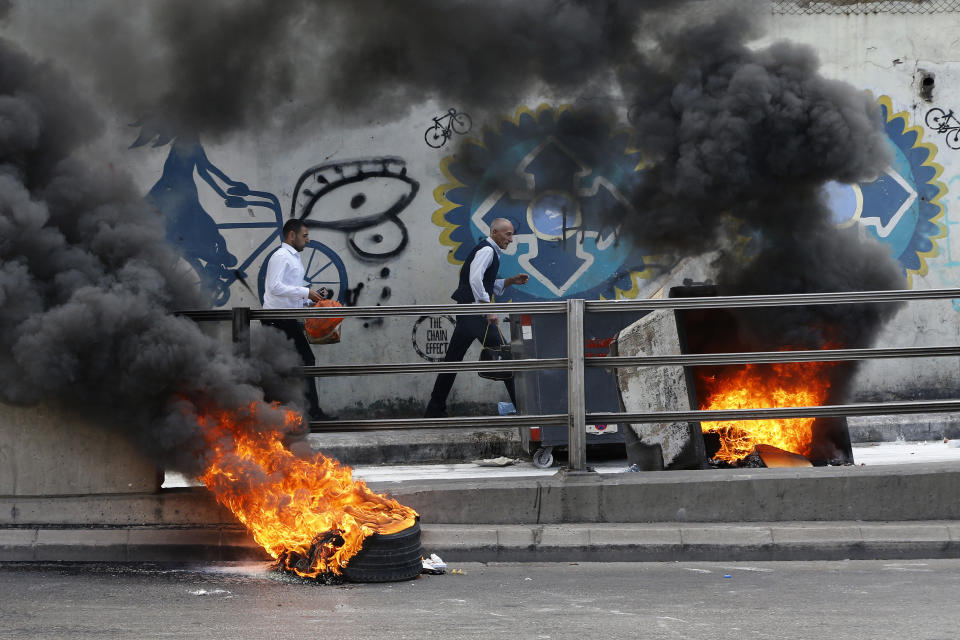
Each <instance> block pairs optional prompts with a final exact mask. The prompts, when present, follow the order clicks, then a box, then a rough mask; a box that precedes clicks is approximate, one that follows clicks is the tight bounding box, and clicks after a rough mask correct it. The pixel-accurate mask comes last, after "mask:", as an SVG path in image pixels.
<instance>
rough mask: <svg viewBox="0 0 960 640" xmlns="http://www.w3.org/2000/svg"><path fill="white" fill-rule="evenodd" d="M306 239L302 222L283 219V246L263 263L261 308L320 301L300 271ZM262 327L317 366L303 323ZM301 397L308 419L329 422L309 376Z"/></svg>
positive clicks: (298, 306) (289, 321)
mask: <svg viewBox="0 0 960 640" xmlns="http://www.w3.org/2000/svg"><path fill="white" fill-rule="evenodd" d="M309 240H310V231H309V229H307V225H305V224H304V223H303V221H302V220H296V219H291V220H287V222H286V224H284V225H283V244H281V245H280V248H279V249H277V250H276V251H274V252H273V255H271V256H270V261H269V262H267V276H266V280H265V282H264V290H263V308H264V309H302V308H303V307H304V306H306V305H307V304H308V302H317V301H318V300H321V299H322V298H323V295H321V293H320V292H319V291H314V290H313V289H310V288H309V287H306V286H304V284H303V281H304V269H303V263H302V262H301V261H300V255H299V254H300V252H301V251H303V249H304V247H306V246H307V242H308V241H309ZM262 322H263V324H265V325H268V326H271V327H276V328H277V329H280V330H281V331H283V332H284V333H285V334H287V337H288V338H290V339H291V340H293V343H294V344H295V345H296V347H297V353H299V354H300V361H301V362H302V363H303V364H304V366H307V367H312V366H314V365H315V364H316V363H317V360H316V358H315V357H314V355H313V349H312V348H311V347H310V343H309V342H308V341H307V336H306V335H305V334H304V332H303V322H301V321H300V320H294V319H283V320H263V321H262ZM304 386H305V390H304V391H305V395H306V398H307V405H308V407H309V417H310V419H311V420H330V419H332V418H331V417H330V416H327V415H326V414H324V412H323V411H322V410H321V409H320V403H319V401H318V399H317V385H316V383H315V381H314V379H313V378H312V377H308V378H304Z"/></svg>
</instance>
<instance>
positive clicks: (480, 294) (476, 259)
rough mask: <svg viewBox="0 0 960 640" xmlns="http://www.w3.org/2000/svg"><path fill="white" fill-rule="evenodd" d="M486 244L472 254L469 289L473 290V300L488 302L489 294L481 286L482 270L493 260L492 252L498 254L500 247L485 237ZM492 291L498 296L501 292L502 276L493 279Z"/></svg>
mask: <svg viewBox="0 0 960 640" xmlns="http://www.w3.org/2000/svg"><path fill="white" fill-rule="evenodd" d="M487 244H488V245H490V246H489V247H483V248H481V249H479V250H478V251H477V252H476V253H475V254H474V255H473V262H471V263H470V289H471V291H473V300H474V302H490V296H489V295H487V291H486V289H484V288H483V272H484V271H486V270H487V267H489V266H490V263H491V262H493V252H494V251H496V252H497V255H499V254H500V247H498V246H497V243H496V242H494V241H493V240H492V239H490V238H487ZM493 293H494V295H498V296H499V295H500V294H502V293H503V278H497V279H496V280H494V281H493Z"/></svg>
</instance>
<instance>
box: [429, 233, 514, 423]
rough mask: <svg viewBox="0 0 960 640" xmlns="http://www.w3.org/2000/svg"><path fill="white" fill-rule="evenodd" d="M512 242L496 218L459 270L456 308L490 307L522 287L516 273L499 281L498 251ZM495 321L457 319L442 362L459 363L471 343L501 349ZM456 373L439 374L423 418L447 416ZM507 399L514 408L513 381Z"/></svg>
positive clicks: (489, 316)
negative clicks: (516, 286) (508, 291)
mask: <svg viewBox="0 0 960 640" xmlns="http://www.w3.org/2000/svg"><path fill="white" fill-rule="evenodd" d="M511 242H513V223H512V222H510V221H509V220H507V219H506V218H497V219H496V220H494V221H493V222H492V223H490V236H489V237H487V238H484V239H483V240H482V241H481V242H480V243H479V244H477V246H476V247H474V248H473V249H472V250H471V251H470V253H469V254H468V255H467V259H466V260H464V262H463V266H462V267H460V283H459V285H458V286H457V290H456V291H454V292H453V296H451V297H452V298H453V299H454V300H456V301H457V303H458V304H472V303H478V304H479V303H489V302H491V300H492V297H493V296H495V295H497V296H498V295H501V294H502V293H503V290H504V289H506V288H507V287H509V286H510V285H513V284H525V283H526V282H527V280H528V279H529V278H530V276H528V275H527V274H525V273H519V274H517V275H515V276H510V277H509V278H498V277H497V271H499V269H500V251H501V250H502V249H506V248H507V247H508V246H510V243H511ZM497 322H498V318H497V314H495V313H488V314H486V315H476V316H464V315H462V316H457V326H456V327H454V329H453V335H452V336H450V344H448V345H447V353H446V355H445V356H444V358H443V360H444V362H460V361H461V360H463V356H464V355H465V354H466V353H467V349H469V348H470V345H471V344H473V341H474V340H477V341H478V342H480V343H481V344H482V345H483V346H484V348H486V349H492V350H498V349H500V347H502V346H503V338H502V336H501V335H500V328H499V327H498V326H497ZM456 377H457V374H456V373H441V374H438V375H437V380H436V382H435V383H434V385H433V392H432V393H431V394H430V402H429V404H427V411H426V414H425V417H427V418H442V417H444V416H446V415H447V396H448V395H449V394H450V389H451V387H453V381H454V379H455V378H456ZM503 384H504V386H506V387H507V393H508V394H509V395H510V401H511V402H513V403H514V404H516V402H517V401H516V396H515V393H514V387H513V378H512V377H510V378H509V379H507V380H504V381H503Z"/></svg>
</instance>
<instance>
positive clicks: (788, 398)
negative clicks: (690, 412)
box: [698, 362, 834, 462]
mask: <svg viewBox="0 0 960 640" xmlns="http://www.w3.org/2000/svg"><path fill="white" fill-rule="evenodd" d="M832 366H834V363H832V362H789V363H779V364H769V365H757V364H746V365H742V366H731V367H724V368H723V369H721V370H720V371H719V373H716V374H714V375H701V376H700V378H699V379H698V395H699V397H701V398H705V399H704V400H703V401H701V403H700V408H701V409H761V408H777V407H815V406H819V405H822V404H823V402H824V401H825V400H826V399H827V393H828V391H829V390H830V380H829V376H828V375H827V371H828V370H829V368H830V367H832ZM813 421H814V418H788V419H784V420H740V421H722V422H701V423H700V426H701V427H702V429H703V431H704V432H716V433H718V434H720V450H719V451H718V452H717V454H716V458H718V459H720V460H725V461H727V462H735V461H737V460H741V459H743V458H745V457H747V456H748V455H750V453H751V452H752V451H753V448H754V447H755V446H756V445H758V444H769V445H773V446H775V447H779V448H781V449H785V450H786V451H790V452H793V453H799V454H800V455H803V456H809V455H810V449H811V445H812V442H813V433H812V429H813Z"/></svg>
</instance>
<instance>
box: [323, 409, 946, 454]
mask: <svg viewBox="0 0 960 640" xmlns="http://www.w3.org/2000/svg"><path fill="white" fill-rule="evenodd" d="M847 424H848V429H849V432H850V440H851V442H853V443H854V444H857V443H881V442H896V441H898V440H899V441H928V442H937V441H943V439H944V438H946V439H960V415H956V414H943V413H941V414H936V413H935V414H914V415H903V416H870V417H851V418H848V419H847ZM309 439H310V445H311V447H312V448H313V449H314V451H323V452H324V453H326V454H327V455H329V456H331V457H333V458H336V459H337V460H339V461H340V462H343V463H344V464H347V465H350V466H352V467H356V466H364V465H410V464H422V463H451V462H467V461H471V460H476V459H482V458H496V457H500V456H506V457H508V458H521V457H529V455H530V453H531V452H529V451H527V452H525V451H524V450H523V447H522V445H521V442H520V433H519V430H518V429H517V428H506V429H504V428H499V429H480V430H471V429H408V430H397V429H384V430H379V431H366V432H355V433H311V434H310V436H309Z"/></svg>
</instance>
